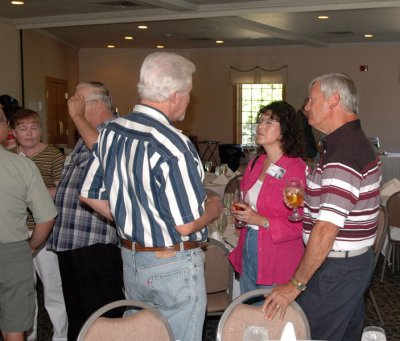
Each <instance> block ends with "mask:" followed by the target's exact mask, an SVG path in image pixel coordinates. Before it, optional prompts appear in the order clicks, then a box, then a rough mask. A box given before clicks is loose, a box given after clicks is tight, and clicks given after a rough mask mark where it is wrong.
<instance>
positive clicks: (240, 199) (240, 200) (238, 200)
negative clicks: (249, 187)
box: [232, 191, 247, 229]
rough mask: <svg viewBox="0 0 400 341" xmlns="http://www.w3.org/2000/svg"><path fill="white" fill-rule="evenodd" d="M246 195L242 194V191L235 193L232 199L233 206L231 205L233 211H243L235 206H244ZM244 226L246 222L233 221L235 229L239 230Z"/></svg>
mask: <svg viewBox="0 0 400 341" xmlns="http://www.w3.org/2000/svg"><path fill="white" fill-rule="evenodd" d="M246 194H247V192H244V191H240V192H239V191H237V192H236V193H235V195H234V198H233V204H232V206H233V208H234V209H235V210H237V211H244V208H243V207H241V206H239V205H236V204H246ZM246 226H247V223H246V222H244V221H241V220H238V219H235V227H236V228H237V229H241V228H243V227H246Z"/></svg>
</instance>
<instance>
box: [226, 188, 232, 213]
mask: <svg viewBox="0 0 400 341" xmlns="http://www.w3.org/2000/svg"><path fill="white" fill-rule="evenodd" d="M232 203H233V193H225V194H224V206H225V208H226V213H225V214H226V215H231V207H232Z"/></svg>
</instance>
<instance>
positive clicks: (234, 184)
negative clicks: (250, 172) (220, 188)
mask: <svg viewBox="0 0 400 341" xmlns="http://www.w3.org/2000/svg"><path fill="white" fill-rule="evenodd" d="M242 178H243V174H238V175H235V176H234V177H233V178H231V179H229V181H228V183H227V184H226V186H225V190H224V194H225V193H235V191H240V181H241V180H242Z"/></svg>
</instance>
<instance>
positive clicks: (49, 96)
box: [46, 77, 69, 145]
mask: <svg viewBox="0 0 400 341" xmlns="http://www.w3.org/2000/svg"><path fill="white" fill-rule="evenodd" d="M67 89H68V86H67V81H66V80H62V79H55V78H49V77H46V118H47V142H48V143H51V144H55V145H68V133H69V115H68V106H67V99H68V90H67Z"/></svg>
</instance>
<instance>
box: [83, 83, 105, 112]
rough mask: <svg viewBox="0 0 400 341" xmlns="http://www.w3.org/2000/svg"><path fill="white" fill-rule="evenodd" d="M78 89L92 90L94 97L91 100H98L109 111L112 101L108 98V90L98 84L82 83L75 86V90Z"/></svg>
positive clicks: (101, 84)
mask: <svg viewBox="0 0 400 341" xmlns="http://www.w3.org/2000/svg"><path fill="white" fill-rule="evenodd" d="M80 88H92V89H93V94H94V95H95V96H96V97H95V98H91V99H99V100H101V101H102V102H103V103H104V104H105V105H106V107H107V109H108V110H111V106H112V99H111V96H110V90H109V89H108V88H107V87H106V86H105V85H104V84H103V83H100V82H82V83H79V84H78V85H77V86H76V89H77V90H78V89H80Z"/></svg>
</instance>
